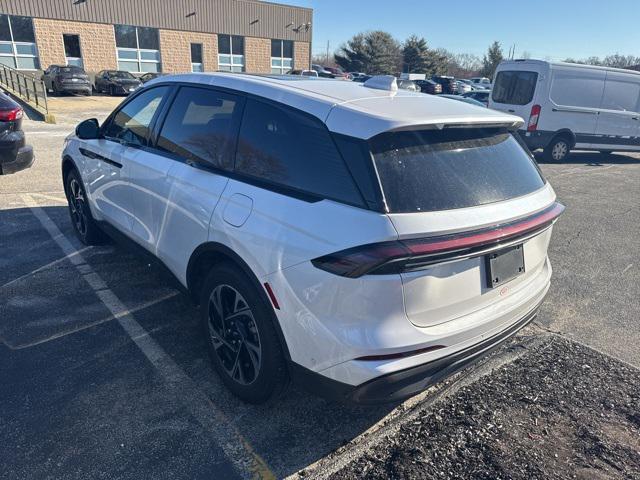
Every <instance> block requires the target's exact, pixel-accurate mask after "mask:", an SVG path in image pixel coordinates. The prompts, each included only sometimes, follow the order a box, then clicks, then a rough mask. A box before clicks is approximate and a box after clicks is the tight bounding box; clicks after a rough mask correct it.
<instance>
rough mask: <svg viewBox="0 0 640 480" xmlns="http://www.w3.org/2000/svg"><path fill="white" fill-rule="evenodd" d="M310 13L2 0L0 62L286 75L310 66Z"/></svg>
mask: <svg viewBox="0 0 640 480" xmlns="http://www.w3.org/2000/svg"><path fill="white" fill-rule="evenodd" d="M312 13H313V11H312V10H311V9H308V8H300V7H293V6H288V5H282V4H276V3H270V2H263V1H259V0H3V1H2V2H0V63H3V64H6V65H9V66H12V67H14V68H18V69H20V70H27V71H28V70H31V71H34V70H40V69H44V68H46V67H48V66H49V65H53V64H56V65H79V66H82V67H84V69H85V70H86V71H87V72H93V73H95V72H97V71H99V70H104V69H119V70H127V71H130V72H132V73H134V74H139V73H144V72H156V71H157V72H165V73H184V72H192V71H194V72H199V71H205V72H211V71H217V70H226V71H237V72H242V71H244V72H250V73H286V72H287V71H288V70H290V69H292V68H309V64H310V55H311V30H312V28H311V27H312V25H311V20H312Z"/></svg>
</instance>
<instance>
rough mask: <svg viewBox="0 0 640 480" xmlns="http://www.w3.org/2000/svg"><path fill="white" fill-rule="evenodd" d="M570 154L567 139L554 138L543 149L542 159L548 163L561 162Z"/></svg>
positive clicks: (561, 137) (562, 137)
mask: <svg viewBox="0 0 640 480" xmlns="http://www.w3.org/2000/svg"><path fill="white" fill-rule="evenodd" d="M570 152H571V143H570V141H569V140H568V139H567V137H564V136H559V137H555V138H554V139H553V140H551V142H550V143H549V145H547V147H546V148H545V149H544V158H545V160H547V161H548V162H562V161H564V160H566V158H567V157H568V156H569V153H570Z"/></svg>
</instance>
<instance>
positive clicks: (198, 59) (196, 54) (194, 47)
mask: <svg viewBox="0 0 640 480" xmlns="http://www.w3.org/2000/svg"><path fill="white" fill-rule="evenodd" d="M191 63H202V44H201V43H192V44H191Z"/></svg>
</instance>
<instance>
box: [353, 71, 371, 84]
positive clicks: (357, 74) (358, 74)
mask: <svg viewBox="0 0 640 480" xmlns="http://www.w3.org/2000/svg"><path fill="white" fill-rule="evenodd" d="M349 75H351V80H353V81H354V82H355V81H358V80H357V79H359V78H361V77H369V75H367V74H366V73H362V72H349Z"/></svg>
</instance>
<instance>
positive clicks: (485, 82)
mask: <svg viewBox="0 0 640 480" xmlns="http://www.w3.org/2000/svg"><path fill="white" fill-rule="evenodd" d="M470 80H471V82H472V83H473V84H474V85H476V86H480V87H483V88H489V89H491V80H490V79H488V78H487V77H471V79H470Z"/></svg>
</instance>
